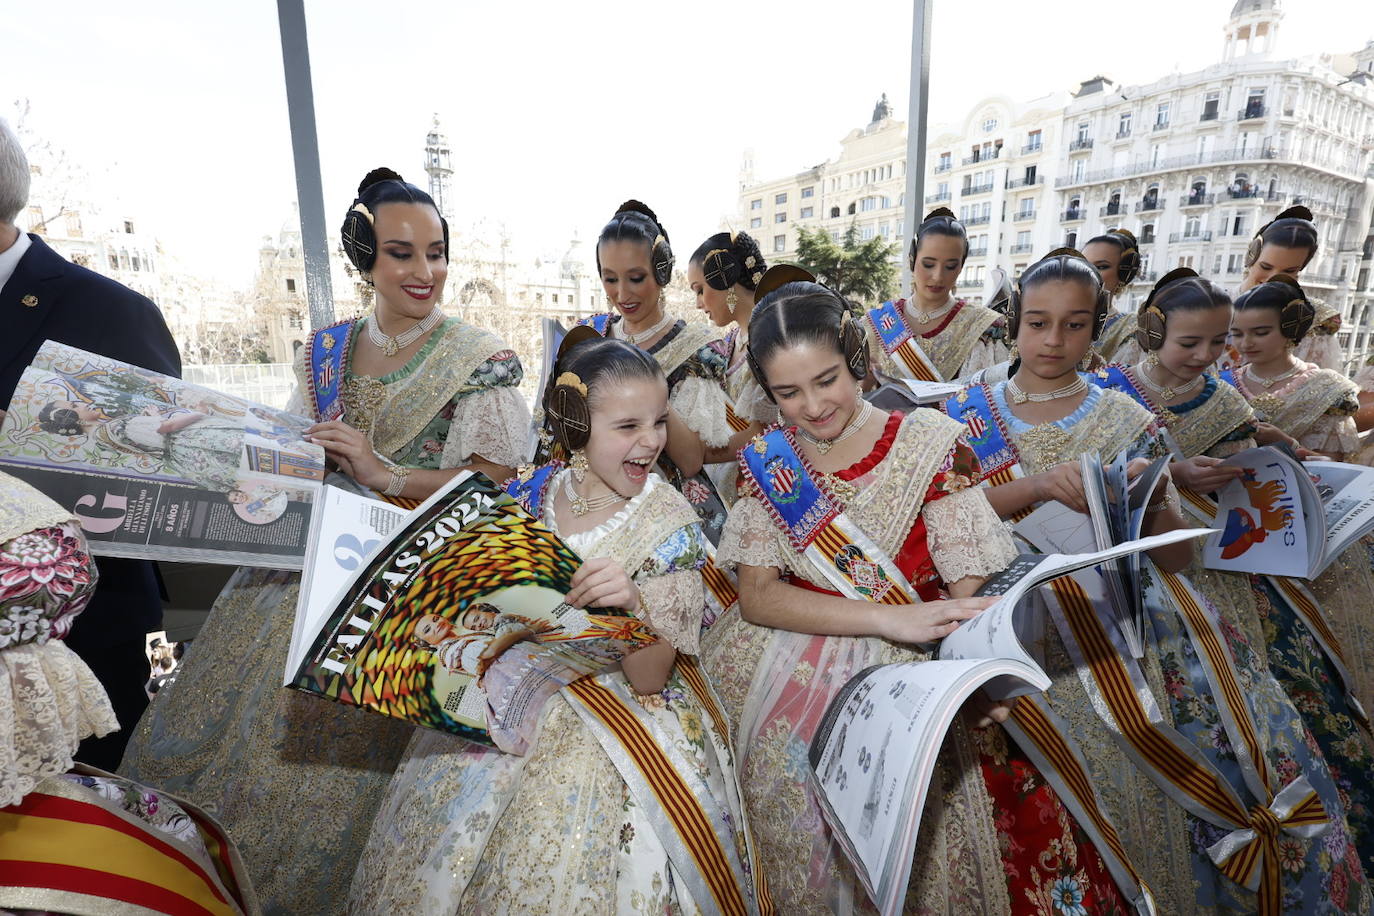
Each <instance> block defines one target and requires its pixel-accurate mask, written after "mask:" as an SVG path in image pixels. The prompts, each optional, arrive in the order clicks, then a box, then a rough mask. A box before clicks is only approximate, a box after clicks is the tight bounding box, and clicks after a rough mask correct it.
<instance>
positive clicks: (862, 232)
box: [859, 226, 873, 242]
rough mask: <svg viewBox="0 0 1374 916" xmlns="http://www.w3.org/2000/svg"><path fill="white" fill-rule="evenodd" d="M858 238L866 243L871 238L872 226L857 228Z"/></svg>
mask: <svg viewBox="0 0 1374 916" xmlns="http://www.w3.org/2000/svg"><path fill="white" fill-rule="evenodd" d="M859 238H861V239H863V240H864V241H865V242H866V241H868V240H869V239H871V238H873V227H872V226H860V227H859Z"/></svg>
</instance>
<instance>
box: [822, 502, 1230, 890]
mask: <svg viewBox="0 0 1374 916" xmlns="http://www.w3.org/2000/svg"><path fill="white" fill-rule="evenodd" d="M1206 533H1207V531H1206V530H1205V529H1185V530H1181V531H1170V532H1168V533H1166V534H1159V535H1154V536H1152V537H1148V538H1141V539H1139V540H1135V541H1130V542H1127V543H1124V544H1119V545H1116V546H1113V547H1111V548H1109V549H1107V550H1099V551H1094V552H1091V553H1083V554H1070V555H1065V554H1050V555H1043V554H1026V555H1023V556H1021V557H1018V558H1017V559H1016V560H1014V561H1013V562H1012V563H1011V565H1009V566H1008V567H1007V568H1006V569H1005V570H1003V571H1002V572H1000V573H998V574H997V575H995V576H993V577H992V578H990V579H988V581H987V582H985V583H984V584H983V587H982V588H981V589H980V590H979V594H982V595H1001V600H1000V601H998V602H997V603H996V604H994V605H992V607H990V608H988V609H987V610H985V611H983V612H982V613H981V614H979V615H978V616H976V617H974V618H973V619H972V620H968V621H965V622H964V623H963V624H961V625H960V626H959V628H958V629H957V630H955V631H954V632H953V633H951V634H949V635H948V636H946V637H945V638H944V640H943V641H941V643H940V651H939V658H938V660H937V661H929V662H910V663H905V664H896V665H880V666H876V667H872V668H868V669H866V670H864V671H861V672H859V673H858V674H857V675H855V676H854V677H853V678H851V679H850V681H849V682H848V683H847V684H846V685H845V686H844V687H843V688H842V689H841V690H840V692H839V693H838V694H837V695H836V696H835V698H834V699H833V700H831V702H830V705H829V706H828V707H827V708H826V711H825V715H824V716H823V718H822V720H821V724H820V727H819V728H818V729H817V732H816V735H815V737H814V738H813V739H812V741H811V747H810V752H809V758H808V759H809V762H810V765H811V769H812V778H813V780H814V781H815V785H816V788H817V793H816V794H817V797H818V798H819V800H820V804H821V813H822V814H823V816H824V817H825V819H826V822H827V823H828V824H829V825H830V827H831V829H832V830H833V831H834V833H835V836H836V839H837V840H838V842H839V843H840V846H841V847H842V848H843V849H844V850H845V851H846V853H847V854H848V855H849V857H850V861H851V862H852V863H853V864H854V868H855V871H856V872H857V873H858V875H859V877H860V879H861V880H862V881H863V883H864V887H865V889H866V890H867V891H868V894H869V896H870V897H871V898H872V900H873V902H874V904H876V905H877V906H878V908H879V910H881V911H882V912H883V913H885V914H886V913H899V912H901V907H902V902H903V899H904V898H905V896H906V887H907V882H908V880H909V878H910V876H911V860H912V855H913V853H914V852H915V849H916V839H917V827H918V825H919V823H920V818H921V809H922V806H923V803H924V799H925V794H926V790H927V787H928V785H929V783H930V775H931V771H932V769H933V768H934V766H935V758H936V755H937V753H938V752H939V749H940V745H941V744H942V743H943V742H944V737H945V732H947V731H948V730H949V726H950V723H951V722H953V721H954V717H955V715H957V714H958V712H959V708H960V706H961V705H962V704H963V702H964V700H965V699H967V698H968V696H969V695H970V694H972V693H973V691H974V690H976V689H978V688H979V687H982V688H983V689H984V691H985V692H986V693H987V694H988V696H989V697H991V698H992V699H994V700H1005V699H1010V698H1012V697H1017V696H1023V695H1026V694H1031V693H1036V692H1039V691H1042V690H1044V689H1045V688H1046V687H1048V686H1049V683H1050V679H1049V677H1048V676H1047V675H1046V674H1045V672H1044V670H1043V669H1042V668H1041V667H1040V664H1039V663H1038V662H1037V661H1036V659H1035V658H1034V657H1033V656H1032V655H1031V652H1030V651H1029V650H1028V649H1027V648H1026V647H1027V646H1028V645H1034V644H1035V643H1037V642H1038V637H1037V635H1036V634H1037V633H1038V632H1039V630H1040V628H1041V626H1042V623H1043V621H1042V619H1041V618H1043V616H1044V614H1043V611H1042V610H1041V609H1040V607H1039V606H1038V605H1037V602H1036V599H1035V592H1036V590H1037V589H1038V588H1039V587H1040V586H1042V585H1045V584H1047V583H1049V582H1051V581H1053V580H1055V579H1057V578H1059V577H1060V576H1066V575H1068V574H1070V573H1073V572H1076V571H1078V570H1080V569H1085V568H1087V567H1090V566H1098V565H1103V564H1108V563H1112V562H1114V561H1116V560H1117V559H1119V558H1121V557H1124V556H1128V555H1129V554H1131V553H1138V552H1141V551H1148V550H1153V549H1155V548H1156V547H1163V546H1165V545H1168V544H1174V543H1178V542H1180V541H1186V540H1189V539H1190V538H1196V537H1201V536H1203V535H1205V534H1206Z"/></svg>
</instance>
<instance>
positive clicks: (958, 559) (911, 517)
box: [703, 410, 1128, 916]
mask: <svg viewBox="0 0 1374 916" xmlns="http://www.w3.org/2000/svg"><path fill="white" fill-rule="evenodd" d="M835 477H836V478H838V480H839V481H840V482H841V483H840V484H836V485H835V487H833V488H832V489H834V488H839V489H844V485H848V486H849V487H850V488H852V490H853V493H854V495H853V497H852V498H851V499H849V501H848V507H847V508H846V510H845V514H846V516H847V517H849V518H850V519H851V520H852V521H853V522H854V524H856V525H857V526H859V527H860V528H861V529H862V530H863V531H864V532H865V533H867V534H868V535H869V536H870V537H871V538H872V539H873V541H874V542H875V543H876V544H877V545H878V547H879V548H881V549H882V550H883V551H884V552H886V553H887V555H888V556H890V557H892V558H893V559H894V561H895V563H896V565H897V567H898V568H899V569H900V570H901V571H902V573H903V574H904V575H905V576H906V577H907V579H908V581H909V582H910V583H911V584H912V586H913V587H914V588H916V589H917V591H918V593H919V594H920V597H921V599H922V600H927V601H928V600H935V599H936V598H937V597H938V596H939V593H940V590H941V587H942V583H943V582H954V581H958V580H960V579H963V578H965V577H968V576H987V575H989V574H991V573H993V572H996V571H998V570H1000V569H1001V568H1003V567H1004V566H1005V565H1006V564H1007V563H1008V562H1009V561H1010V560H1011V559H1012V558H1013V556H1014V553H1015V550H1014V548H1013V546H1012V544H1011V542H1010V539H1009V538H1008V536H1007V533H1006V529H1005V528H1004V527H1003V526H1002V524H1001V522H1000V521H999V520H998V519H997V517H996V515H995V514H994V513H993V511H992V508H991V506H989V505H988V503H987V500H986V499H985V498H984V497H983V495H982V494H981V493H980V492H979V491H978V490H976V489H974V488H973V484H975V483H976V482H977V480H978V477H979V469H978V462H977V459H976V458H975V457H974V456H973V454H972V452H971V451H970V450H969V448H968V446H967V445H966V444H965V443H964V442H963V438H962V432H961V430H960V429H959V427H958V426H957V425H956V424H955V423H953V422H952V421H950V420H948V419H947V418H946V417H944V416H942V415H941V414H939V413H938V412H936V411H933V410H917V411H914V412H912V413H911V414H910V415H908V416H907V417H905V418H903V417H902V415H900V414H892V415H891V417H890V418H889V420H888V424H887V428H886V429H885V431H884V434H883V436H882V438H881V439H880V440H879V441H878V443H877V444H876V445H875V446H874V448H873V451H872V452H871V453H870V454H869V455H868V456H866V457H865V458H864V459H863V460H861V461H859V462H857V463H856V464H855V465H853V466H852V467H850V468H848V469H846V470H844V471H841V472H839V473H838V474H837V475H835ZM762 498H763V497H762V494H759V493H757V492H752V493H751V494H750V495H742V496H741V498H740V500H739V502H738V503H736V504H735V507H734V509H732V510H731V513H730V521H729V523H728V524H727V526H726V533H725V537H724V538H723V540H722V543H721V549H720V554H719V559H720V561H721V562H722V564H729V565H733V566H738V565H747V566H757V567H773V568H776V569H779V570H781V571H783V573H784V574H785V575H786V576H787V577H788V581H790V582H791V583H792V584H793V585H796V586H799V587H801V588H805V589H809V590H814V591H828V590H829V588H830V586H829V581H828V580H827V579H826V578H825V576H824V575H823V574H822V573H821V571H820V570H818V569H817V568H816V567H815V566H813V565H812V563H811V562H810V560H808V559H807V558H806V557H804V556H799V555H798V554H797V553H795V552H794V550H793V549H792V547H791V546H790V543H789V541H788V540H787V538H786V536H785V535H784V534H783V533H782V532H781V531H780V530H779V529H778V528H777V527H775V525H774V523H773V522H772V520H771V519H770V517H769V515H768V512H767V511H766V509H765V507H764V504H763V502H762ZM832 594H833V592H832ZM802 597H803V600H804V596H802ZM929 657H930V655H929V654H928V653H925V652H922V651H920V650H918V649H916V648H914V647H910V646H899V645H896V644H893V643H889V642H886V641H884V640H882V639H878V638H873V637H868V638H854V637H842V636H817V635H809V634H805V633H794V632H790V631H786V630H775V629H772V628H769V627H761V626H755V625H753V624H750V623H748V622H747V621H745V620H744V619H743V618H742V617H741V616H740V614H739V608H738V605H734V606H732V607H731V608H730V609H729V610H728V611H727V612H726V614H725V615H724V616H723V617H722V618H721V619H720V620H718V621H717V622H716V624H715V625H714V626H713V627H712V629H711V630H710V631H708V633H707V636H706V647H705V651H704V654H703V661H704V663H705V665H706V667H707V672H708V673H709V674H710V676H711V677H712V679H713V680H714V682H715V683H716V684H717V686H718V688H719V690H720V691H721V694H722V697H723V699H724V700H725V703H726V706H727V709H728V714H729V716H730V718H731V721H732V722H733V723H734V725H735V744H736V747H737V748H738V749H739V753H740V755H741V778H742V781H743V784H744V791H745V798H746V801H747V803H748V810H749V815H750V818H751V823H752V824H753V827H754V833H755V836H756V837H757V838H758V846H759V850H760V853H761V856H762V860H763V865H764V872H765V875H766V876H767V878H768V883H769V889H770V890H771V892H772V894H773V898H774V899H775V900H776V902H777V904H778V908H779V911H780V912H784V913H828V912H855V911H862V912H868V911H871V910H872V904H871V902H870V901H869V900H868V898H867V896H866V894H865V892H864V890H863V888H862V885H861V884H860V883H859V881H858V878H857V877H856V875H855V873H854V871H853V869H852V867H851V866H850V865H849V863H848V860H847V859H846V858H845V857H844V854H843V853H842V852H840V850H839V849H838V847H837V846H836V845H835V843H834V841H833V839H832V838H831V834H830V831H829V830H828V829H827V828H826V826H825V825H824V823H823V822H822V820H821V816H820V812H819V810H818V808H817V806H816V799H815V796H814V793H813V790H812V787H811V782H810V780H809V766H808V763H807V747H808V745H809V743H810V741H811V738H812V737H813V735H814V733H815V730H816V727H817V725H818V724H819V721H820V718H821V715H822V714H823V713H824V711H825V708H826V706H827V704H828V703H829V701H830V699H831V698H832V697H833V696H834V695H835V694H836V692H838V691H839V689H840V688H841V687H842V686H844V684H845V682H846V681H848V680H849V679H850V678H851V677H852V676H853V675H855V674H857V673H858V672H859V671H861V670H863V669H864V668H866V667H868V666H870V665H874V664H881V663H891V662H899V661H911V660H916V659H925V658H929ZM933 778H934V784H933V785H932V787H931V790H930V794H929V796H928V799H927V802H926V807H925V810H924V811H923V813H922V818H921V827H920V839H919V843H918V846H917V853H916V861H915V863H914V865H913V868H912V873H911V883H910V887H909V889H908V894H907V912H920V913H941V914H951V916H952V914H956V913H1028V914H1029V913H1035V914H1044V916H1049V914H1052V913H1057V912H1074V911H1073V910H1061V909H1059V908H1058V905H1057V904H1056V903H1055V901H1060V902H1062V901H1064V900H1077V901H1078V905H1081V906H1082V907H1084V908H1085V909H1084V912H1092V913H1124V912H1126V911H1127V909H1128V908H1127V906H1126V904H1125V903H1124V901H1123V899H1122V897H1121V896H1120V894H1119V892H1118V890H1117V888H1116V886H1115V884H1114V883H1113V881H1112V879H1111V877H1110V876H1109V875H1108V873H1107V872H1106V870H1105V867H1104V865H1103V863H1102V861H1101V859H1100V857H1099V856H1098V855H1097V852H1096V850H1095V849H1094V847H1093V845H1092V844H1091V842H1089V841H1088V839H1087V838H1086V836H1085V835H1084V834H1083V833H1082V831H1081V830H1080V829H1079V826H1078V825H1077V823H1076V822H1075V821H1074V819H1073V818H1072V816H1070V814H1069V813H1068V812H1067V811H1066V810H1065V809H1064V807H1063V806H1062V805H1061V804H1060V803H1059V800H1058V798H1057V796H1056V795H1055V793H1054V792H1053V790H1052V789H1050V787H1049V786H1048V785H1046V784H1045V783H1044V781H1043V780H1042V779H1041V777H1040V775H1039V773H1038V772H1037V771H1036V770H1035V768H1034V767H1033V766H1032V765H1031V764H1030V763H1029V761H1027V760H1026V759H1025V758H1024V757H1023V756H1022V755H1021V754H1020V753H1019V752H1018V751H1017V750H1016V748H1015V747H1014V746H1013V745H1011V744H1010V742H1009V741H1008V740H1007V739H1006V736H1005V733H1004V732H1003V731H1002V729H1001V728H1000V727H998V726H993V727H991V728H988V729H973V728H970V727H968V725H967V723H966V722H965V721H964V720H963V719H962V718H961V719H957V720H956V721H955V723H954V724H953V725H952V726H951V729H950V731H949V733H948V736H947V737H946V739H945V744H944V747H943V750H942V751H941V755H940V761H939V764H938V765H937V769H936V771H935V773H934V776H933Z"/></svg>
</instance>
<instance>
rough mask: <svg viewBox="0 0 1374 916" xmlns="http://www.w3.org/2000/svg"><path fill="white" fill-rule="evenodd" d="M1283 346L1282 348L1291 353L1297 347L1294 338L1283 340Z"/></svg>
mask: <svg viewBox="0 0 1374 916" xmlns="http://www.w3.org/2000/svg"><path fill="white" fill-rule="evenodd" d="M1283 346H1284V349H1286V350H1288V352H1290V353H1291V352H1293V351H1294V350H1296V349H1297V348H1298V342H1297V341H1296V340H1285V341H1284V342H1283Z"/></svg>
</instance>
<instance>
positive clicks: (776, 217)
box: [773, 210, 787, 223]
mask: <svg viewBox="0 0 1374 916" xmlns="http://www.w3.org/2000/svg"><path fill="white" fill-rule="evenodd" d="M773 222H775V223H785V222H787V211H785V210H784V211H783V212H781V213H774V214H773Z"/></svg>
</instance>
